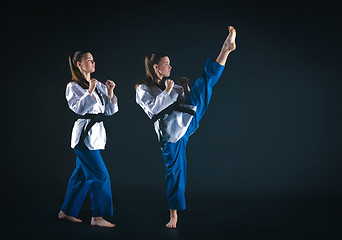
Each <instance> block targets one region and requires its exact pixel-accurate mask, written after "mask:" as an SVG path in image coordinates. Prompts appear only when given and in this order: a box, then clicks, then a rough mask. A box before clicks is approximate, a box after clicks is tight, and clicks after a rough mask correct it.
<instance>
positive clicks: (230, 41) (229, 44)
mask: <svg viewBox="0 0 342 240" xmlns="http://www.w3.org/2000/svg"><path fill="white" fill-rule="evenodd" d="M228 30H229V35H228V37H227V39H226V41H225V42H224V44H223V48H224V49H225V50H227V51H229V52H231V51H234V50H235V49H236V44H235V38H236V30H235V28H234V27H232V26H229V27H228Z"/></svg>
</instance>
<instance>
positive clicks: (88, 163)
mask: <svg viewBox="0 0 342 240" xmlns="http://www.w3.org/2000/svg"><path fill="white" fill-rule="evenodd" d="M75 152H76V154H77V156H78V158H79V159H80V162H81V165H82V170H83V172H84V175H85V178H86V182H87V183H88V185H89V192H90V200H91V209H92V216H93V217H100V216H111V215H113V200H112V192H111V186H110V178H109V174H108V171H107V168H106V166H105V164H104V162H103V159H102V156H101V153H100V150H88V149H77V148H75Z"/></svg>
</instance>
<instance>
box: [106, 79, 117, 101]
mask: <svg viewBox="0 0 342 240" xmlns="http://www.w3.org/2000/svg"><path fill="white" fill-rule="evenodd" d="M115 86H116V84H115V83H114V82H113V81H111V80H107V81H106V87H107V89H108V97H109V98H110V99H112V98H113V95H114V93H113V91H114V88H115Z"/></svg>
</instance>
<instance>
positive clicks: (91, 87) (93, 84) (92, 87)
mask: <svg viewBox="0 0 342 240" xmlns="http://www.w3.org/2000/svg"><path fill="white" fill-rule="evenodd" d="M96 84H97V80H96V79H95V78H92V79H90V81H89V89H88V92H89V93H90V95H91V96H93V92H94V90H95V88H96Z"/></svg>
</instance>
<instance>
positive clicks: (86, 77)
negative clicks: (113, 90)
mask: <svg viewBox="0 0 342 240" xmlns="http://www.w3.org/2000/svg"><path fill="white" fill-rule="evenodd" d="M83 76H84V78H85V79H86V80H87V81H88V82H89V81H90V73H83Z"/></svg>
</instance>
